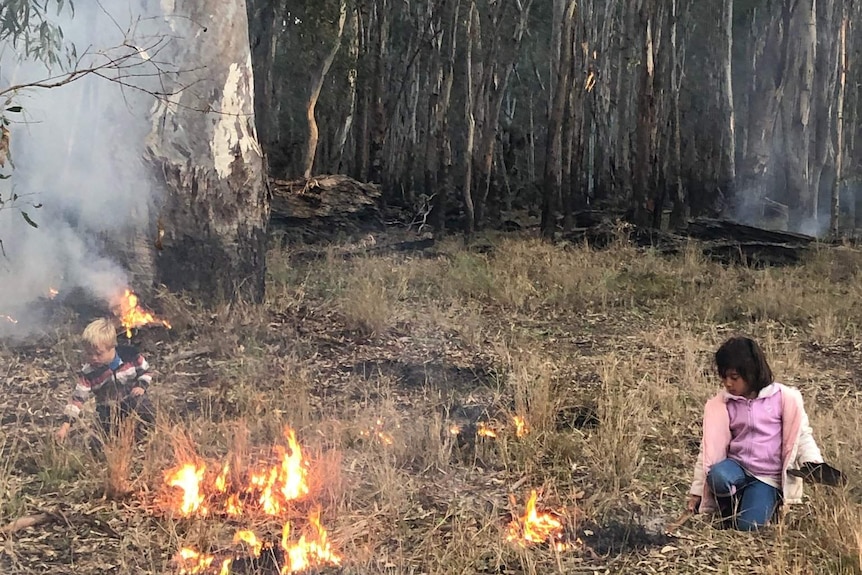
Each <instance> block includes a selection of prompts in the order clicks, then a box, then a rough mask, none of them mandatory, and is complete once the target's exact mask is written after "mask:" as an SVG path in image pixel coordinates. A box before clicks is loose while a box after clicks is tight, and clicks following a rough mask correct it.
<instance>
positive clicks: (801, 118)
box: [781, 0, 817, 229]
mask: <svg viewBox="0 0 862 575" xmlns="http://www.w3.org/2000/svg"><path fill="white" fill-rule="evenodd" d="M788 2H790V3H792V5H793V8H792V11H791V12H790V27H789V30H788V33H789V35H790V38H792V39H793V40H792V41H789V42H787V43H786V47H787V48H786V49H787V55H786V57H785V62H786V69H785V73H784V79H785V83H786V85H785V90H784V97H783V99H782V101H781V118H782V128H783V135H784V153H785V156H784V160H785V162H786V167H785V178H786V185H787V195H788V203H789V205H790V207H791V210H790V218H791V222H792V224H791V225H793V226H794V227H795V228H796V229H800V227H799V226H802V225H806V224H807V222H810V221H812V220H817V204H816V201H815V200H816V196H815V195H814V194H812V189H811V185H810V181H809V171H808V167H809V164H808V160H809V152H810V143H811V130H810V126H811V121H810V120H811V93H812V90H813V86H814V51H815V39H816V29H817V20H816V12H815V7H816V2H815V0H788Z"/></svg>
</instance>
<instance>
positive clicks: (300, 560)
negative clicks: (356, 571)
mask: <svg viewBox="0 0 862 575" xmlns="http://www.w3.org/2000/svg"><path fill="white" fill-rule="evenodd" d="M308 522H309V523H310V525H311V527H312V530H313V531H314V533H313V534H312V535H311V537H310V538H308V539H306V536H305V534H302V535H301V536H300V538H299V541H297V542H296V543H291V542H290V521H287V522H285V524H284V528H283V529H282V533H281V548H282V549H283V550H284V558H285V565H283V566H282V568H281V571H279V573H280V574H281V575H288V574H289V573H297V572H299V571H305V570H306V569H308V568H309V567H313V566H317V565H321V564H324V563H328V564H331V565H341V557H340V556H338V555H337V554H335V553H334V552H333V551H332V546H331V545H330V544H329V539H328V535H327V533H326V529H324V528H323V526H321V524H320V509H319V508H318V509H315V510H314V511H312V512H311V513H309V515H308Z"/></svg>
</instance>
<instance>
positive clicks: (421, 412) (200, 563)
mask: <svg viewBox="0 0 862 575" xmlns="http://www.w3.org/2000/svg"><path fill="white" fill-rule="evenodd" d="M382 243H383V240H382V239H380V240H379V241H378V245H381V244H382ZM491 245H492V247H493V249H491V250H483V251H482V252H479V251H473V250H469V249H465V248H464V247H463V246H461V245H459V244H456V243H455V242H451V243H447V242H444V243H443V244H442V245H438V246H437V248H436V250H437V251H436V256H437V257H425V258H413V257H411V256H410V255H409V254H408V255H405V254H401V255H398V256H393V255H385V254H384V255H378V256H375V257H359V258H342V257H340V255H339V253H340V252H339V251H338V250H336V249H332V250H329V252H328V254H324V256H323V257H321V258H316V259H310V260H309V259H308V258H305V259H303V260H302V261H299V260H298V259H294V258H292V254H291V253H290V252H289V251H280V250H275V251H273V252H272V253H271V254H270V260H269V263H270V278H269V284H268V292H267V293H268V296H267V303H266V304H265V305H263V306H256V307H252V306H233V307H232V308H231V309H229V310H228V309H225V310H213V311H210V312H208V313H201V310H198V309H197V308H195V307H194V306H191V305H190V304H187V303H186V302H183V301H182V300H180V299H179V298H176V297H174V296H170V295H168V294H162V300H161V301H159V302H158V304H159V305H158V309H160V310H162V312H163V316H164V319H165V320H166V321H171V322H172V323H173V324H174V325H175V329H174V330H173V331H172V332H170V333H169V334H168V333H167V332H165V331H164V330H162V329H149V330H148V329H146V328H142V329H141V330H140V331H138V332H136V333H133V343H136V344H138V345H140V346H141V347H142V348H143V350H144V351H145V352H146V354H147V357H148V359H150V361H151V363H152V364H153V365H154V367H155V368H156V369H157V370H158V372H159V373H158V377H157V378H156V383H155V384H154V385H153V386H152V388H151V393H152V396H153V398H154V399H155V400H156V401H157V402H158V404H159V421H158V422H157V426H156V429H155V430H154V431H153V432H152V433H151V434H150V435H149V436H148V438H147V439H146V440H145V441H144V443H143V444H142V445H140V446H135V445H134V443H133V442H130V441H129V440H128V438H126V440H125V441H123V440H122V438H120V439H119V440H117V441H115V442H114V443H111V444H109V446H108V448H107V449H106V450H105V452H104V455H103V456H94V455H92V454H91V453H90V452H89V450H88V449H87V445H88V437H87V435H88V431H87V429H86V428H85V427H83V428H78V429H77V430H76V433H75V434H73V435H72V436H71V437H70V438H69V442H68V444H67V445H66V446H64V447H62V448H61V447H58V446H56V445H54V444H53V443H51V442H50V441H47V440H46V439H45V438H46V437H48V436H49V435H50V430H51V426H52V425H53V423H54V420H53V416H54V414H56V413H58V412H59V411H60V409H61V408H62V403H63V401H64V400H65V398H66V393H68V389H69V382H67V381H61V380H60V379H59V378H58V377H57V375H56V374H57V370H58V369H64V368H65V367H66V366H68V367H69V368H70V369H71V368H73V367H74V364H73V362H74V361H75V357H76V354H77V352H78V351H79V350H78V349H77V344H76V343H75V340H74V337H73V335H74V333H75V332H76V331H77V328H78V326H77V325H71V324H69V325H59V326H58V329H57V333H56V334H54V335H53V336H52V337H51V338H47V339H45V340H40V341H38V342H33V343H32V344H27V345H17V346H16V347H14V348H13V347H8V348H2V349H0V353H2V355H0V357H2V359H3V362H4V364H5V365H6V366H7V371H6V375H5V382H6V388H5V389H6V394H7V397H8V398H9V399H10V400H11V401H8V402H7V403H6V404H4V405H2V406H0V418H2V421H3V432H2V436H0V454H2V463H0V497H2V501H0V524H8V523H9V522H11V521H12V520H14V519H16V518H18V517H21V516H23V515H34V516H35V515H37V514H41V515H40V517H42V519H43V520H44V522H43V523H41V524H39V525H34V526H32V527H30V528H28V529H26V530H18V531H16V532H14V533H11V534H6V535H3V537H4V538H5V539H6V541H5V544H4V547H3V550H2V551H0V567H2V569H3V572H8V573H36V572H39V573H43V572H51V573H102V572H106V571H107V572H118V573H132V572H134V573H178V574H179V573H187V574H192V573H201V574H208V575H209V574H213V575H216V574H218V575H226V574H227V573H249V574H250V573H260V574H280V573H294V572H306V571H310V572H322V573H336V572H343V573H360V572H361V573H386V574H393V573H420V572H421V573H429V574H444V573H445V574H448V573H500V572H507V573H528V574H531V573H577V572H599V573H605V572H607V573H644V572H663V573H692V572H700V571H703V570H711V571H718V572H759V573H790V574H799V573H809V572H817V573H860V572H862V566H860V557H862V555H860V551H859V548H860V538H862V535H860V534H862V506H861V505H860V495H862V491H860V488H859V487H858V486H856V483H857V482H856V481H855V479H854V478H856V477H858V476H859V473H858V470H859V463H858V462H859V461H860V455H862V453H860V451H862V447H860V446H862V415H859V414H862V409H860V407H862V405H860V403H862V402H860V396H859V391H858V388H857V385H856V383H855V382H856V380H857V379H858V378H859V377H860V375H862V350H860V349H859V347H858V346H857V345H856V342H855V335H856V333H857V327H856V326H857V325H858V324H859V321H860V319H862V298H860V296H862V288H860V286H862V282H860V281H859V279H862V278H859V277H858V275H859V273H860V272H859V270H862V256H860V254H859V253H857V252H856V251H854V250H852V249H850V248H840V249H833V250H823V251H821V252H818V253H816V254H814V255H813V256H812V258H811V259H810V261H808V262H806V263H805V264H804V265H800V266H797V267H793V268H782V269H769V270H754V269H748V268H742V267H725V266H721V265H718V264H715V263H712V262H709V261H707V260H705V259H704V258H703V257H702V256H701V255H700V253H699V251H698V250H697V249H696V246H691V247H690V248H689V249H688V250H687V251H686V252H685V253H683V254H681V255H680V256H678V257H674V258H663V257H660V256H658V255H657V254H654V253H652V252H650V251H648V250H647V251H643V250H637V249H635V248H633V247H631V246H629V245H628V244H627V243H626V242H625V241H624V238H622V237H621V239H620V241H619V242H618V244H617V245H615V246H613V247H612V248H610V249H608V250H604V251H594V250H591V249H589V248H586V247H580V246H551V245H549V244H545V243H542V242H539V241H536V240H534V239H515V238H511V237H509V238H503V239H499V240H494V241H492V242H491ZM153 303H156V302H153ZM81 319H82V321H83V320H85V319H89V318H81ZM161 321H162V320H161V319H158V318H156V317H155V316H153V317H152V318H151V319H149V320H147V322H144V323H150V324H152V323H153V322H155V323H156V324H157V325H158V324H159V323H160V322H161ZM162 325H163V324H162ZM735 331H744V332H746V333H750V334H753V335H754V336H755V337H757V338H759V339H760V340H761V341H762V342H763V343H764V346H765V348H766V349H767V351H768V353H769V355H770V358H771V360H772V364H773V368H774V370H775V371H776V373H777V374H779V377H781V378H782V379H783V380H785V381H787V382H788V383H792V384H796V385H799V386H800V387H801V388H802V389H803V391H804V393H805V395H806V399H807V401H808V404H809V412H810V414H811V417H812V422H813V424H814V427H815V433H816V435H817V438H818V440H819V443H820V445H821V447H822V449H823V450H824V452H825V453H826V454H827V457H828V458H829V459H830V460H831V461H834V462H835V463H836V465H837V466H839V467H840V468H842V469H843V470H844V471H845V472H847V474H848V475H849V476H850V479H851V481H850V486H849V487H848V488H847V489H846V490H843V491H835V490H828V489H825V488H823V489H814V490H809V495H810V496H811V497H810V500H809V502H808V503H807V504H806V505H804V506H802V507H801V508H796V509H794V510H793V511H792V512H791V513H790V514H789V515H787V516H786V517H785V518H784V519H783V520H782V522H781V523H780V524H779V525H778V526H776V527H775V528H772V529H770V530H767V531H766V532H764V533H763V534H761V535H758V536H756V537H751V536H749V535H745V534H739V533H733V532H727V531H720V530H716V529H714V528H713V527H712V526H710V525H708V524H707V523H706V522H705V521H704V520H703V519H702V518H699V517H698V518H695V519H694V520H693V521H691V522H690V523H689V524H688V525H686V526H685V527H683V528H682V529H681V530H680V532H679V535H680V537H675V538H668V537H666V536H665V535H663V533H662V531H663V528H664V526H665V525H666V524H667V523H669V522H671V521H672V520H673V519H675V518H676V517H677V516H679V514H680V512H681V511H682V506H683V502H684V497H685V492H686V490H687V483H688V481H689V478H690V476H689V474H690V469H691V467H692V465H693V459H694V456H695V454H696V450H697V441H698V438H699V430H698V426H699V422H700V414H701V411H702V408H703V402H704V401H705V400H706V398H707V397H709V395H711V394H712V393H714V390H715V389H716V382H715V379H714V377H713V375H712V373H711V370H710V365H709V361H710V355H711V353H712V351H713V350H714V349H715V347H716V345H717V344H718V343H719V342H720V341H721V340H722V339H724V338H725V337H726V336H727V335H729V334H730V333H732V332H735ZM285 426H289V428H288V430H286V429H285Z"/></svg>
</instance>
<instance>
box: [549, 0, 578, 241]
mask: <svg viewBox="0 0 862 575" xmlns="http://www.w3.org/2000/svg"><path fill="white" fill-rule="evenodd" d="M575 7H576V3H575V0H569V2H568V4H567V6H566V9H565V11H564V12H563V14H561V15H560V18H561V20H560V21H559V22H557V25H558V26H559V27H560V30H561V32H560V36H559V38H560V40H559V41H560V43H561V46H560V59H559V63H558V66H557V69H556V70H555V71H554V75H555V76H556V81H555V82H554V87H555V88H554V91H553V99H552V101H551V104H552V105H551V108H550V109H549V110H548V134H547V147H546V156H545V171H544V178H543V190H542V198H543V199H542V223H541V226H542V235H543V236H545V237H547V238H550V237H553V235H554V232H555V231H556V228H557V213H558V211H559V208H560V200H561V194H562V182H563V165H562V148H563V133H562V132H563V114H564V112H565V109H566V101H567V99H568V98H569V92H570V91H571V89H572V86H571V68H572V58H573V54H572V47H573V46H572V45H573V42H574V38H573V20H574V17H575Z"/></svg>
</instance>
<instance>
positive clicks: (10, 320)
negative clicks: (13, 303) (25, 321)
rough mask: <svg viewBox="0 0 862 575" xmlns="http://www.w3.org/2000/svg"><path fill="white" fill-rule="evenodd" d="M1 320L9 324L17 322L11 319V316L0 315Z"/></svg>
mask: <svg viewBox="0 0 862 575" xmlns="http://www.w3.org/2000/svg"><path fill="white" fill-rule="evenodd" d="M0 317H2V318H3V319H5V320H6V321H8V322H9V323H18V320H17V319H15V318H14V317H12V316H11V315H0Z"/></svg>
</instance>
